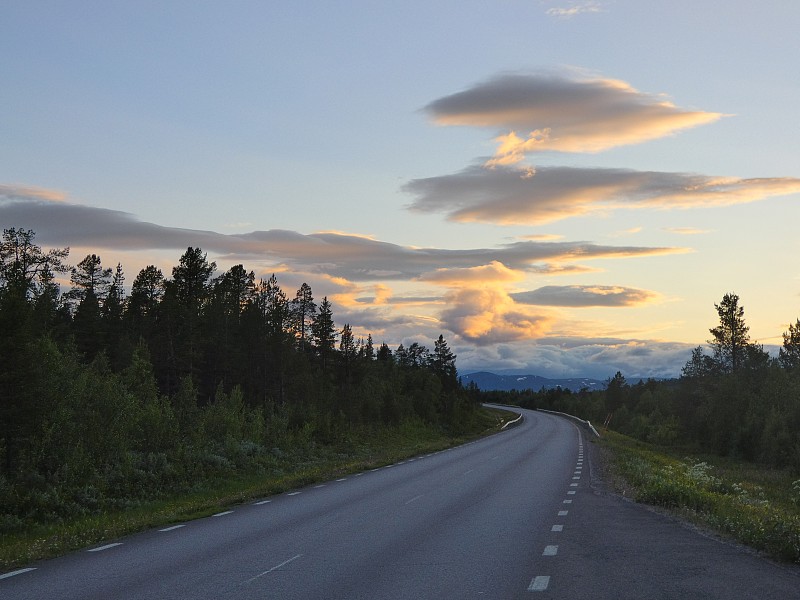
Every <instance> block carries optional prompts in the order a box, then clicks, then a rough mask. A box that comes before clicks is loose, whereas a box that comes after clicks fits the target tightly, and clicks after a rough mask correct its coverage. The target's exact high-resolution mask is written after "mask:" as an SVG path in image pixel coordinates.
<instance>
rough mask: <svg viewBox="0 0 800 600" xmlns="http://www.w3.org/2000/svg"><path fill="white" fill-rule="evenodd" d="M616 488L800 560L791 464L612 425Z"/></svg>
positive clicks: (798, 507) (607, 436)
mask: <svg viewBox="0 0 800 600" xmlns="http://www.w3.org/2000/svg"><path fill="white" fill-rule="evenodd" d="M600 443H601V444H602V446H603V447H605V448H607V449H609V450H610V451H611V464H610V466H611V471H612V479H613V484H614V486H615V487H616V489H617V490H618V491H620V492H622V493H624V494H625V495H627V496H629V497H631V498H633V499H634V500H636V501H638V502H644V503H647V504H652V505H656V506H661V507H665V508H668V509H670V510H671V511H673V512H675V513H677V514H679V515H680V516H682V517H684V518H687V519H689V520H690V521H692V522H694V523H696V524H698V525H701V526H705V527H708V528H710V529H712V530H715V531H717V532H719V533H721V534H723V535H725V536H728V537H730V538H732V539H735V540H737V541H739V542H742V543H744V544H747V545H748V546H751V547H753V548H756V549H758V550H761V551H763V552H765V553H766V554H768V555H769V556H771V557H773V558H777V559H780V560H784V561H789V562H793V563H800V478H798V477H797V475H796V474H795V475H792V474H791V473H789V472H787V471H779V470H775V469H769V468H766V467H763V466H760V465H754V464H751V463H746V462H743V461H736V460H732V459H728V458H720V457H713V456H686V455H685V454H684V453H681V452H676V451H674V450H672V449H662V448H656V447H654V446H651V445H649V444H644V443H642V442H638V441H636V440H633V439H631V438H628V437H626V436H623V435H620V434H618V433H615V432H613V431H609V432H606V433H604V434H603V439H602V441H601V442H600Z"/></svg>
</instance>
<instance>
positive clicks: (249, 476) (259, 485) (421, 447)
mask: <svg viewBox="0 0 800 600" xmlns="http://www.w3.org/2000/svg"><path fill="white" fill-rule="evenodd" d="M516 416H517V415H516V414H515V413H511V412H508V411H503V410H497V409H489V408H484V409H481V410H480V412H479V415H478V418H477V419H476V421H475V427H474V429H473V431H471V432H470V433H468V434H465V435H463V436H459V437H452V436H449V435H447V434H445V433H443V432H442V431H441V430H437V429H434V428H431V427H426V426H424V425H422V424H420V423H415V422H411V423H406V424H404V425H401V426H400V427H399V428H396V429H379V430H373V431H365V430H360V431H357V432H354V433H353V435H352V436H351V437H350V438H349V439H346V440H344V441H343V442H341V443H339V444H336V445H332V446H322V445H315V446H314V447H313V448H302V449H301V448H298V449H294V450H291V449H288V450H286V451H285V454H284V455H283V456H282V458H281V461H280V464H279V467H278V468H277V469H273V470H272V472H271V473H246V474H240V475H237V476H233V477H228V478H224V479H215V480H208V481H203V482H200V483H198V484H197V485H196V486H195V489H193V490H192V491H191V492H189V493H186V494H182V495H178V496H174V497H171V498H168V499H161V500H156V501H151V502H146V503H143V504H140V505H139V506H135V507H132V508H129V509H127V510H120V511H114V512H106V513H101V514H96V515H91V516H86V517H81V518H75V519H70V520H67V521H64V522H60V523H48V524H41V525H37V526H33V527H29V528H26V529H25V530H23V531H14V532H10V533H0V572H3V571H7V570H11V569H13V568H16V567H19V566H23V565H26V564H29V563H31V562H33V561H36V560H41V559H46V558H52V557H55V556H59V555H62V554H66V553H67V552H71V551H73V550H77V549H81V548H86V547H88V546H92V545H95V544H99V543H100V542H107V541H109V540H114V539H117V538H120V537H123V536H125V535H129V534H132V533H136V532H140V531H145V530H147V529H152V528H155V527H164V526H168V525H173V524H176V523H181V522H185V521H189V520H192V519H197V518H202V517H207V516H210V515H212V514H215V513H217V512H220V511H221V510H223V509H225V508H226V507H230V506H233V505H236V504H242V503H244V502H248V501H252V500H255V499H260V498H265V497H268V496H273V495H276V494H281V493H283V492H286V491H288V490H292V489H296V488H299V487H303V486H306V485H309V484H312V483H317V482H321V481H328V480H330V479H333V478H335V477H341V476H344V475H348V474H351V473H357V472H360V471H364V470H366V469H371V468H375V467H380V466H384V465H388V464H392V463H394V462H397V461H400V460H404V459H407V458H410V457H413V456H417V455H419V454H426V453H430V452H436V451H438V450H442V449H444V448H449V447H452V446H456V445H459V444H462V443H464V442H466V441H469V440H471V439H475V438H477V437H482V436H485V435H490V434H492V433H495V432H497V431H499V430H500V428H501V427H502V425H503V424H504V423H506V422H507V421H510V420H513V419H514V418H516Z"/></svg>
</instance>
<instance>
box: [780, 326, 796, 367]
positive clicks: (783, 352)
mask: <svg viewBox="0 0 800 600" xmlns="http://www.w3.org/2000/svg"><path fill="white" fill-rule="evenodd" d="M778 360H779V361H780V363H781V366H782V367H783V368H784V369H796V368H797V367H800V319H797V322H796V323H795V324H791V323H790V324H789V331H785V332H784V334H783V348H781V349H780V351H779V355H778Z"/></svg>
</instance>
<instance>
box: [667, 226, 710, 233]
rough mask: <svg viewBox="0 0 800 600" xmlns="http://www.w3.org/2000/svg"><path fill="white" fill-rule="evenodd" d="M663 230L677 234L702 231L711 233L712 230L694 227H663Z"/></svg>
mask: <svg viewBox="0 0 800 600" xmlns="http://www.w3.org/2000/svg"><path fill="white" fill-rule="evenodd" d="M664 231H668V232H669V233H676V234H678V235H702V234H704V233H711V232H712V231H713V230H712V229H697V228H696V227H665V228H664Z"/></svg>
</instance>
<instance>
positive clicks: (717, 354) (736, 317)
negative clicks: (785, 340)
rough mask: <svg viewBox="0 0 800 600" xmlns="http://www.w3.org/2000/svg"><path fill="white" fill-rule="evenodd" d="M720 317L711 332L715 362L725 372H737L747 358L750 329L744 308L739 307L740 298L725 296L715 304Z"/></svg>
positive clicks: (710, 342)
mask: <svg viewBox="0 0 800 600" xmlns="http://www.w3.org/2000/svg"><path fill="white" fill-rule="evenodd" d="M714 308H715V309H716V310H717V314H718V315H719V325H718V326H717V327H714V328H713V329H709V332H710V333H711V335H712V336H713V337H712V339H710V340H708V343H709V344H711V346H712V347H713V349H714V360H715V361H716V363H717V365H719V367H720V370H721V371H723V372H734V371H737V370H738V369H739V368H740V367H741V366H742V364H743V362H744V360H745V358H746V357H747V346H748V345H749V343H750V335H749V334H748V331H749V330H750V328H749V327H748V326H747V325H745V322H744V307H742V306H739V296H737V295H736V294H732V293H730V294H725V296H723V298H722V302H720V303H719V304H714Z"/></svg>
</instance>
